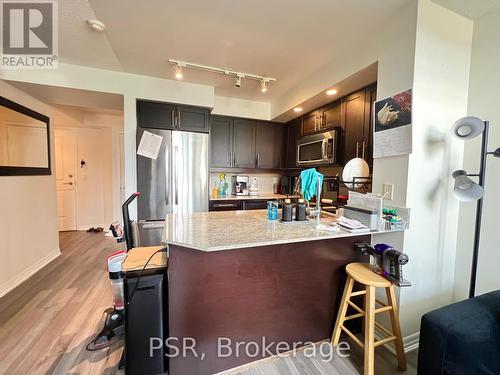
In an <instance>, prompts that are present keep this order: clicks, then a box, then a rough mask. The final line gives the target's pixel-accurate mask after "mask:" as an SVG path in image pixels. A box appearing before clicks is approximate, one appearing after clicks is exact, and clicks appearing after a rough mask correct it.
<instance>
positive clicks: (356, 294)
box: [351, 290, 366, 297]
mask: <svg viewBox="0 0 500 375" xmlns="http://www.w3.org/2000/svg"><path fill="white" fill-rule="evenodd" d="M364 294H366V290H359V291H357V292H352V293H351V297H356V296H362V295H364Z"/></svg>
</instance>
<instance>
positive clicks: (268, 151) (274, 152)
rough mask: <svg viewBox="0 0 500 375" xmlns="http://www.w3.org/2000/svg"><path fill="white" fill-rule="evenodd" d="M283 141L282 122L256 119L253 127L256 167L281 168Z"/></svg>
mask: <svg viewBox="0 0 500 375" xmlns="http://www.w3.org/2000/svg"><path fill="white" fill-rule="evenodd" d="M284 142H285V138H284V126H283V124H276V123H272V122H267V121H258V122H257V125H256V127H255V148H256V153H257V154H256V158H257V160H256V163H257V168H264V169H279V168H281V167H282V159H283V144H284Z"/></svg>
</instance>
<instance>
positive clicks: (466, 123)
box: [451, 116, 500, 298]
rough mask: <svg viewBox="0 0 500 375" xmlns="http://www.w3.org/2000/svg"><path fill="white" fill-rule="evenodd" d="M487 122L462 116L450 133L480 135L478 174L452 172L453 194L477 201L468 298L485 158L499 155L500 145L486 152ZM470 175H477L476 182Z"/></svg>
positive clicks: (475, 255)
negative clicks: (453, 180)
mask: <svg viewBox="0 0 500 375" xmlns="http://www.w3.org/2000/svg"><path fill="white" fill-rule="evenodd" d="M489 126H490V124H489V122H488V121H483V120H481V119H479V118H477V117H472V116H468V117H464V118H461V119H460V120H458V121H456V122H455V123H454V124H453V127H452V129H451V130H452V133H453V135H454V136H455V137H457V138H460V139H463V140H466V139H472V138H475V137H477V136H479V135H482V143H481V161H480V166H479V173H478V174H469V173H467V172H466V171H464V170H457V171H455V172H453V174H452V176H453V178H454V179H455V186H454V188H453V194H454V195H455V197H456V198H457V199H458V200H459V201H462V202H473V201H477V208H476V228H475V232H474V249H473V253H472V267H471V275H470V287H469V298H471V297H474V294H475V290H476V276H477V263H478V257H479V241H480V238H481V217H482V213H483V196H484V178H485V173H486V159H487V158H488V155H493V156H494V157H497V158H499V157H500V147H499V148H497V149H496V150H495V151H493V152H488V131H489ZM470 177H477V178H478V183H476V182H474V181H473V180H472V179H471V178H470Z"/></svg>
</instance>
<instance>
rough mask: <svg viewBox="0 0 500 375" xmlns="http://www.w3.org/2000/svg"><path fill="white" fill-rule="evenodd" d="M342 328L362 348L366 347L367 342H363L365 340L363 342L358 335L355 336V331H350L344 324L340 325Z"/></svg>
mask: <svg viewBox="0 0 500 375" xmlns="http://www.w3.org/2000/svg"><path fill="white" fill-rule="evenodd" d="M340 329H341V330H342V331H344V332H345V333H347V334H348V335H349V337H350V338H351V339H353V340H354V342H355V343H356V344H358V345H359V346H360V347H361V348H364V347H365V344H363V342H362V341H361V340H360V339H358V338H357V337H356V336H354V333H352V332H351V331H349V330H348V329H347V328H346V327H344V326H343V325H342V326H340Z"/></svg>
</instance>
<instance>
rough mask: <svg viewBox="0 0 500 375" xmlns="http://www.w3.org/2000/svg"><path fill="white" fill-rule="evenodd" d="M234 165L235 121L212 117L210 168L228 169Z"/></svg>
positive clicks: (227, 118)
mask: <svg viewBox="0 0 500 375" xmlns="http://www.w3.org/2000/svg"><path fill="white" fill-rule="evenodd" d="M232 164H233V119H232V118H229V117H220V116H212V117H211V120H210V166H211V167H220V168H228V167H231V166H232Z"/></svg>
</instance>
